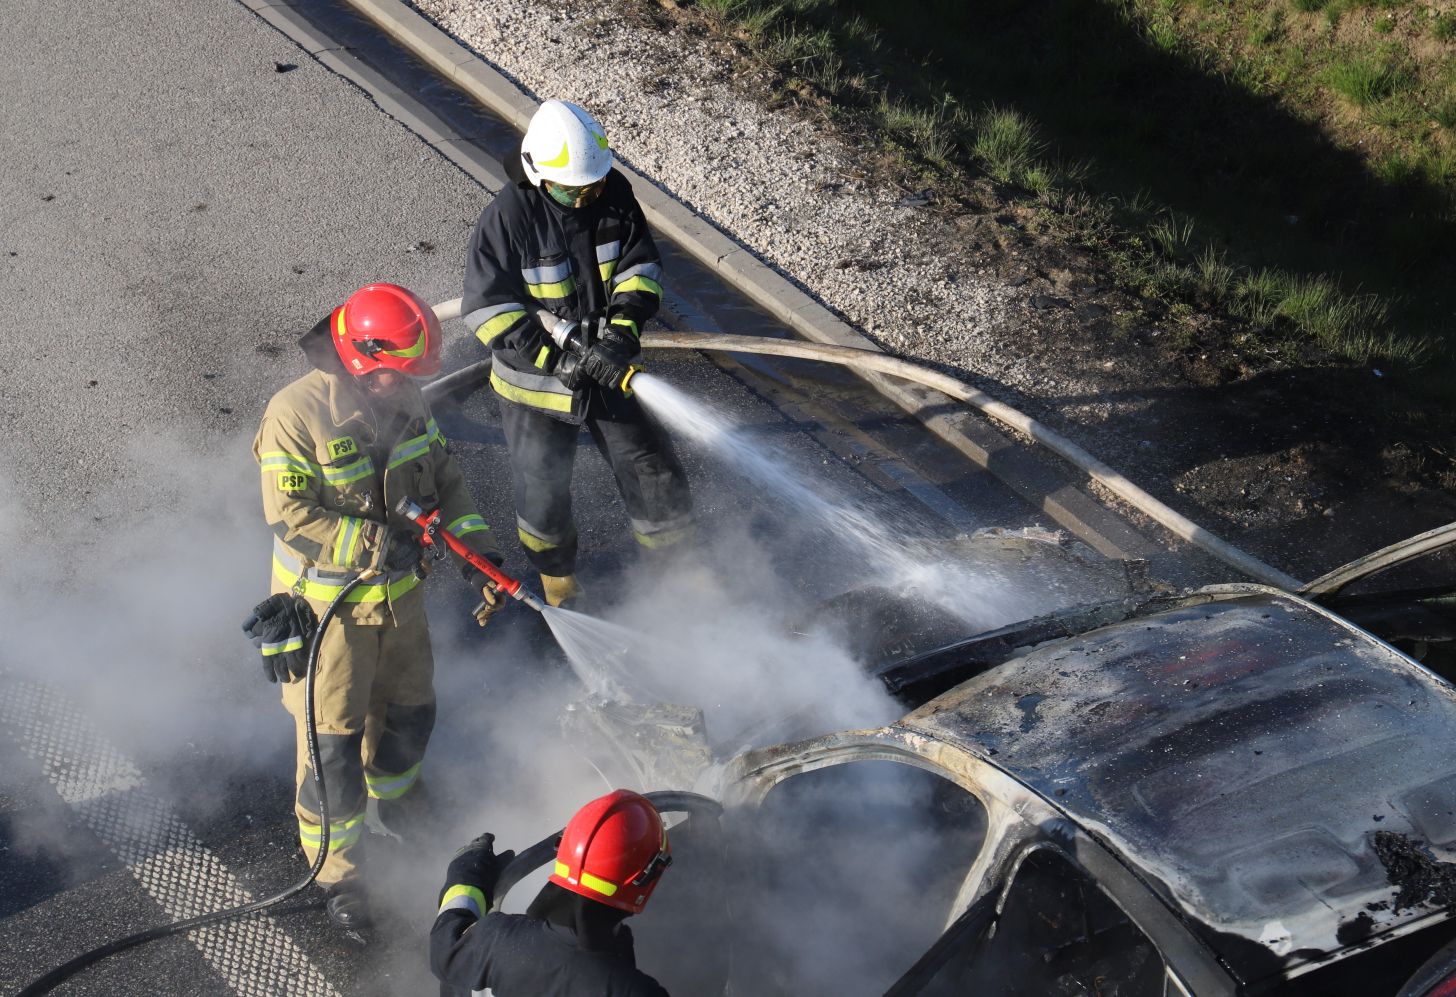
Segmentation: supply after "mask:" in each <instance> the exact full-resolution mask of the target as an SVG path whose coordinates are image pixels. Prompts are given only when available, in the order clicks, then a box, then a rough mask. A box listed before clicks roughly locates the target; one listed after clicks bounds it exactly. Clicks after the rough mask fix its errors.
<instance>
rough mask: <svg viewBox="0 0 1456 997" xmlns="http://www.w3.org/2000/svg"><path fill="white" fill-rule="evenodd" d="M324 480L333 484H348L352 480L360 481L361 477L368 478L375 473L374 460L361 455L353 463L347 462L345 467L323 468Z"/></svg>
mask: <svg viewBox="0 0 1456 997" xmlns="http://www.w3.org/2000/svg"><path fill="white" fill-rule="evenodd" d="M321 470H322V471H323V475H324V481H326V482H328V483H329V484H331V485H347V484H348V483H349V482H351V481H358V480H359V479H360V478H367V477H369V476H370V475H371V474H373V473H374V461H372V460H371V459H369V458H368V457H361V458H360V459H359V460H356V461H354V462H353V463H352V464H345V465H344V466H343V467H325V468H321Z"/></svg>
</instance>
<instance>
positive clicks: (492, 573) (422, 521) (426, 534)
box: [394, 498, 543, 613]
mask: <svg viewBox="0 0 1456 997" xmlns="http://www.w3.org/2000/svg"><path fill="white" fill-rule="evenodd" d="M394 511H395V512H397V513H399V514H400V515H401V516H403V517H404V518H405V519H408V520H409V521H410V522H411V523H414V524H415V525H416V526H418V527H419V528H420V530H421V531H422V532H421V535H420V543H421V544H423V545H424V546H426V547H434V546H436V545H437V544H438V543H439V539H440V538H442V537H443V538H444V540H445V545H446V546H447V547H449V548H450V549H451V550H453V551H454V552H455V553H456V554H459V555H460V556H461V557H462V558H463V559H464V560H465V562H466V563H467V564H469V565H470V566H471V567H472V568H474V569H475V570H476V571H479V572H480V573H481V574H482V575H485V576H486V577H487V578H489V579H490V580H491V581H493V582H495V585H496V588H498V589H500V590H501V591H502V592H504V593H506V594H507V595H509V596H513V597H514V598H516V599H519V600H520V601H521V602H524V603H525V604H526V605H528V606H530V607H531V608H532V609H534V610H536V612H538V613H539V612H541V610H542V608H543V607H542V605H541V600H540V599H538V598H536V596H534V595H532V594H531V591H530V590H529V589H527V588H524V587H523V586H522V585H521V582H520V580H519V579H516V578H512V577H511V576H510V575H508V574H506V573H505V572H503V571H501V569H500V568H497V567H496V566H495V565H494V564H492V563H490V561H488V560H487V559H486V558H484V557H482V556H481V555H480V554H477V553H476V552H475V551H473V550H471V549H470V548H469V547H467V546H466V545H465V544H464V542H462V541H461V539H460V538H459V537H457V536H456V535H455V534H453V533H451V532H450V531H449V530H447V529H445V527H443V526H441V525H440V510H439V509H436V510H434V511H433V512H426V511H425V510H424V509H421V508H420V506H419V504H418V503H416V502H415V501H414V500H413V499H409V498H402V499H400V500H399V504H398V505H396V506H395V507H394Z"/></svg>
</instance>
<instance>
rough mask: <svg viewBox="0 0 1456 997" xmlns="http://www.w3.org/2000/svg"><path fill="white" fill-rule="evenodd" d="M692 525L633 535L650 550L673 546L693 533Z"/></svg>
mask: <svg viewBox="0 0 1456 997" xmlns="http://www.w3.org/2000/svg"><path fill="white" fill-rule="evenodd" d="M692 532H693V530H692V527H688V528H686V529H682V530H663V531H662V532H661V533H633V534H632V537H633V539H635V540H636V541H637V543H639V544H640V545H642V546H643V547H646V548H647V549H648V550H657V549H659V548H662V547H671V546H672V545H673V544H675V543H681V542H682V541H683V540H685V539H687V538H688V537H689V536H691V535H692Z"/></svg>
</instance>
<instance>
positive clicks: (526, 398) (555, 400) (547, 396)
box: [490, 370, 571, 412]
mask: <svg viewBox="0 0 1456 997" xmlns="http://www.w3.org/2000/svg"><path fill="white" fill-rule="evenodd" d="M490 385H491V387H493V388H495V390H496V394H498V395H500V396H501V397H502V398H504V399H506V400H508V401H513V402H519V403H520V404H522V405H530V406H532V407H533V408H543V409H547V410H549V411H552V412H570V411H571V395H569V394H557V393H556V392H554V391H531V390H530V389H528V388H518V387H516V386H515V385H514V384H507V383H506V382H505V381H503V380H501V377H500V375H499V374H497V373H496V372H495V371H494V370H492V371H491V372H490Z"/></svg>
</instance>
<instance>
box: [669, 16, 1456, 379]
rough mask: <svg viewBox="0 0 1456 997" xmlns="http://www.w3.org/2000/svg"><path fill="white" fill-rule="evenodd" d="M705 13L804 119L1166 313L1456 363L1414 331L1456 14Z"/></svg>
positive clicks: (1450, 219)
mask: <svg viewBox="0 0 1456 997" xmlns="http://www.w3.org/2000/svg"><path fill="white" fill-rule="evenodd" d="M678 2H679V3H691V2H694V0H678ZM695 2H696V6H697V7H698V8H699V9H701V10H704V11H710V12H714V13H715V14H716V15H717V16H720V17H722V18H724V19H725V20H726V22H727V23H728V24H730V25H731V28H732V33H733V34H734V35H735V36H736V37H738V38H740V39H744V40H745V41H746V43H747V44H748V46H749V48H750V49H751V51H752V52H753V53H754V55H755V56H757V57H758V58H759V59H761V60H763V62H765V63H766V64H768V65H769V66H771V67H772V68H774V69H776V70H777V71H778V72H779V74H780V75H781V76H782V78H783V85H784V86H785V87H786V88H787V89H788V90H789V91H791V92H792V93H791V99H800V98H806V97H812V98H813V99H815V100H816V101H817V103H816V106H817V107H819V108H821V109H822V111H823V113H825V114H827V115H828V116H829V117H830V118H831V120H834V121H836V122H838V123H840V124H843V125H845V126H847V127H849V128H850V130H851V133H852V134H854V135H856V136H857V137H859V138H864V139H867V140H868V141H870V142H871V143H875V144H876V145H877V148H878V150H879V151H880V152H882V153H884V154H885V159H884V161H885V162H886V163H888V164H891V168H893V169H895V170H897V171H898V170H904V171H908V173H909V174H911V176H909V177H908V178H907V181H908V182H913V183H916V184H920V185H926V186H933V187H935V188H936V190H937V191H938V192H939V193H940V194H941V195H942V196H943V197H945V198H946V199H947V200H948V201H951V202H953V201H955V200H956V199H957V198H958V197H963V196H964V197H969V198H970V199H971V200H972V201H974V200H975V198H976V197H977V196H979V195H974V194H970V193H969V192H970V190H971V189H972V186H971V184H972V181H973V179H974V178H975V177H976V176H978V175H983V176H985V177H987V178H990V179H991V180H993V181H995V182H996V183H997V184H999V185H1001V186H1002V188H1003V190H1002V191H1001V192H1000V194H998V196H1004V195H1005V193H1007V191H1010V192H1011V194H1012V195H1013V196H1015V197H1019V198H1020V199H1021V200H1022V201H1023V203H1025V204H1027V205H1029V206H1031V207H1033V208H1034V209H1036V211H1037V214H1036V220H1035V221H1034V223H1033V224H1034V227H1035V228H1036V229H1037V230H1038V231H1051V232H1056V233H1061V236H1060V237H1063V238H1067V239H1070V240H1072V241H1074V242H1077V243H1079V244H1081V245H1083V246H1085V247H1087V248H1089V249H1091V250H1093V251H1094V252H1103V253H1106V254H1107V258H1108V259H1109V261H1110V262H1112V264H1113V268H1114V270H1115V272H1116V273H1117V275H1118V278H1119V280H1121V281H1123V282H1125V283H1126V285H1127V286H1128V287H1129V288H1130V289H1133V290H1135V291H1137V292H1138V293H1140V294H1142V295H1144V296H1146V297H1150V298H1156V299H1160V300H1162V301H1163V302H1164V303H1165V304H1166V305H1167V307H1168V311H1169V314H1170V315H1175V316H1176V315H1177V314H1181V313H1183V312H1184V311H1187V310H1188V309H1189V308H1190V306H1191V305H1195V304H1196V305H1197V306H1199V307H1204V308H1209V309H1213V310H1217V311H1222V312H1224V313H1226V314H1229V315H1232V316H1234V317H1236V318H1240V319H1242V320H1244V321H1246V322H1248V323H1250V325H1251V326H1252V327H1255V329H1256V330H1257V339H1258V342H1259V344H1260V347H1261V349H1265V348H1271V347H1272V348H1274V349H1276V350H1277V351H1278V353H1279V355H1281V356H1286V357H1292V356H1294V355H1295V354H1294V352H1292V351H1293V350H1297V349H1298V348H1299V345H1300V344H1307V343H1317V344H1320V345H1321V346H1322V347H1323V348H1324V349H1326V350H1328V351H1330V353H1331V354H1332V355H1334V356H1335V357H1343V358H1345V359H1349V360H1355V361H1359V362H1365V361H1367V360H1369V359H1372V358H1384V360H1383V361H1382V362H1395V361H1399V362H1411V363H1414V362H1417V361H1418V360H1425V361H1430V360H1433V359H1440V358H1441V357H1442V356H1443V355H1444V354H1443V351H1442V350H1441V349H1439V348H1438V346H1439V343H1438V342H1437V340H1436V339H1435V338H1434V336H1433V335H1432V332H1434V333H1435V334H1436V335H1444V336H1447V337H1448V340H1449V341H1450V342H1451V343H1452V344H1453V345H1456V334H1453V332H1452V331H1451V330H1449V329H1448V328H1447V326H1448V325H1449V323H1446V320H1445V317H1444V313H1441V314H1440V315H1439V316H1438V317H1435V318H1433V316H1436V315H1437V312H1438V309H1435V308H1431V309H1427V312H1429V314H1426V313H1420V309H1419V308H1417V309H1416V310H1415V313H1412V314H1406V311H1407V310H1409V306H1410V304H1411V303H1415V304H1416V305H1420V304H1422V302H1423V299H1424V298H1425V297H1429V296H1423V295H1419V294H1417V293H1415V290H1414V288H1415V287H1417V286H1421V285H1420V284H1419V281H1420V280H1421V278H1420V277H1419V276H1417V274H1416V273H1415V268H1416V267H1418V266H1421V265H1423V264H1421V262H1420V261H1422V260H1424V259H1427V258H1430V259H1436V258H1439V257H1440V256H1442V255H1449V250H1448V248H1447V247H1449V246H1450V245H1453V244H1456V239H1453V231H1456V224H1452V223H1456V162H1453V160H1452V155H1453V154H1452V153H1450V152H1448V151H1447V150H1449V149H1450V148H1451V141H1452V132H1453V131H1456V56H1453V57H1451V58H1450V59H1448V64H1447V65H1446V67H1445V68H1444V69H1442V68H1441V65H1439V64H1438V65H1434V66H1433V64H1432V63H1431V62H1430V56H1429V54H1426V55H1421V54H1419V53H1417V54H1412V53H1411V51H1409V49H1410V46H1409V44H1408V39H1409V37H1410V36H1411V34H1412V33H1413V32H1415V33H1424V34H1427V35H1429V36H1434V37H1436V38H1438V39H1439V38H1441V37H1446V36H1448V35H1447V34H1446V33H1448V32H1449V33H1450V34H1456V13H1453V14H1452V15H1451V16H1450V17H1449V18H1447V15H1444V14H1443V15H1441V16H1439V17H1428V16H1426V13H1425V12H1426V7H1425V6H1424V5H1423V3H1417V2H1416V0H983V2H982V3H980V4H977V5H974V9H971V7H968V6H967V5H965V4H964V3H963V0H920V6H918V7H917V8H916V15H917V16H916V17H913V18H909V17H907V16H906V8H905V6H904V3H903V0H695ZM1391 13H1394V14H1396V15H1397V16H1395V17H1392V16H1390V15H1391ZM1412 14H1418V15H1419V16H1418V17H1412V16H1411V15H1412ZM1347 18H1348V19H1350V21H1349V24H1348V25H1343V26H1342V29H1341V31H1340V32H1339V33H1336V32H1334V31H1332V30H1330V29H1329V28H1328V27H1326V25H1335V24H1340V23H1341V22H1342V20H1344V19H1347ZM1346 27H1349V28H1355V29H1360V28H1363V29H1364V30H1363V33H1362V31H1361V30H1353V31H1346V30H1344V28H1346ZM1200 32H1201V34H1200ZM1428 48H1429V46H1428ZM1420 59H1426V60H1427V61H1426V62H1424V63H1423V62H1420V61H1419V60H1420ZM1442 73H1444V74H1445V75H1441V74H1442ZM811 91H813V92H812V93H811ZM815 93H817V96H815V95H814V94H815ZM792 94H797V98H795V97H793V96H792ZM1332 94H1333V95H1338V97H1339V98H1340V100H1341V101H1343V102H1346V103H1347V106H1353V108H1356V109H1358V113H1357V114H1355V115H1351V114H1350V112H1349V110H1348V109H1347V110H1343V111H1342V112H1341V114H1340V115H1339V116H1332V117H1335V118H1336V120H1335V123H1336V124H1338V125H1339V127H1341V128H1344V129H1346V131H1345V132H1344V133H1342V134H1341V135H1338V136H1335V135H1329V134H1323V133H1320V134H1317V132H1319V130H1320V129H1321V128H1323V127H1325V124H1326V119H1324V118H1321V117H1320V114H1321V113H1322V112H1320V111H1319V110H1318V109H1319V108H1320V107H1321V106H1325V107H1328V106H1331V105H1330V103H1329V98H1330V95H1332ZM821 98H822V99H821ZM973 107H980V108H982V110H981V111H979V112H976V113H971V112H969V111H968V110H966V109H968V108H973ZM1431 122H1435V123H1436V127H1434V128H1433V127H1432V125H1431ZM1362 129H1363V132H1362ZM1361 135H1363V137H1362V138H1361V140H1360V141H1359V142H1358V143H1357V142H1356V141H1355V136H1361ZM1428 135H1434V136H1444V138H1442V139H1441V142H1444V143H1445V144H1444V145H1442V144H1441V142H1436V143H1435V144H1432V141H1433V140H1431V139H1429V138H1428V137H1427V136H1428ZM1366 139H1368V141H1367V140H1366ZM1069 164H1070V165H1069ZM1352 192H1353V194H1354V196H1353V197H1352ZM1400 198H1407V200H1404V201H1403V200H1400ZM1286 217H1288V218H1290V219H1295V221H1288V222H1286V221H1285V219H1286ZM1443 219H1444V221H1443ZM1296 221H1297V225H1296ZM1442 226H1445V227H1442ZM1325 233H1345V234H1343V235H1340V236H1339V238H1338V242H1325V241H1322V240H1323V239H1324V238H1325V236H1324V234H1325ZM1412 262H1413V263H1414V264H1415V267H1413V266H1412V265H1411V264H1412ZM1402 281H1405V282H1406V283H1405V284H1402V283H1401V282H1402ZM1346 286H1365V287H1369V286H1374V287H1376V288H1378V289H1379V292H1380V293H1379V294H1370V293H1363V292H1362V293H1356V294H1352V293H1349V292H1347V291H1344V290H1342V288H1343V287H1346ZM1397 301H1398V302H1400V303H1401V304H1400V307H1399V308H1395V307H1394V306H1393V303H1394V302H1397ZM1438 322H1440V323H1445V324H1444V325H1441V324H1437V323H1438ZM1443 369H1449V368H1443Z"/></svg>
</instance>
